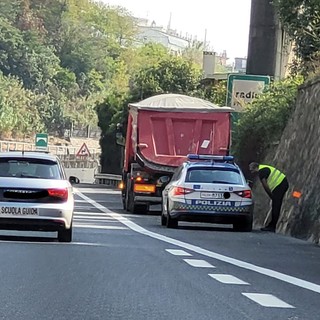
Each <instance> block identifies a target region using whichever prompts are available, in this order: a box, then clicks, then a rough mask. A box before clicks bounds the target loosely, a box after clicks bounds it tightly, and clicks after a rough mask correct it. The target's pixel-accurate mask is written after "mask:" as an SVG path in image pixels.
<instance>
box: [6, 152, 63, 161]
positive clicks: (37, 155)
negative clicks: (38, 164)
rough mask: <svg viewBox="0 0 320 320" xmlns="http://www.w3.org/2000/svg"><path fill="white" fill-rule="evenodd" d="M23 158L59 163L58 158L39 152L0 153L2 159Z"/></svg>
mask: <svg viewBox="0 0 320 320" xmlns="http://www.w3.org/2000/svg"><path fill="white" fill-rule="evenodd" d="M21 157H25V158H33V159H44V160H51V161H57V156H55V155H53V154H50V153H46V152H37V151H32V152H29V151H9V152H0V158H21Z"/></svg>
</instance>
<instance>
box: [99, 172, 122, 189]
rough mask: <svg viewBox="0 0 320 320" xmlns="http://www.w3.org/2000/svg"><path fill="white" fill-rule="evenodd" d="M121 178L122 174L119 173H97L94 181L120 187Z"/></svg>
mask: <svg viewBox="0 0 320 320" xmlns="http://www.w3.org/2000/svg"><path fill="white" fill-rule="evenodd" d="M121 180H122V177H121V175H117V174H107V173H97V174H95V175H94V181H95V183H96V184H103V185H107V186H112V187H118V186H119V183H120V181H121Z"/></svg>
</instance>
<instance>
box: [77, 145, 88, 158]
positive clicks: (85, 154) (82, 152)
mask: <svg viewBox="0 0 320 320" xmlns="http://www.w3.org/2000/svg"><path fill="white" fill-rule="evenodd" d="M90 156H91V154H90V151H89V149H88V147H87V145H86V144H85V143H83V145H82V146H81V148H80V149H79V151H78V152H77V157H90Z"/></svg>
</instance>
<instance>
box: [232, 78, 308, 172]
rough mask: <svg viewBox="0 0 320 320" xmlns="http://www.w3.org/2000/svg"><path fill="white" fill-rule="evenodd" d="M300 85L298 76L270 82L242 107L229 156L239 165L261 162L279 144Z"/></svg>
mask: <svg viewBox="0 0 320 320" xmlns="http://www.w3.org/2000/svg"><path fill="white" fill-rule="evenodd" d="M302 82H303V79H302V77H301V76H297V77H295V78H288V79H284V80H281V81H278V82H274V83H272V84H271V85H270V86H269V88H267V90H266V91H265V92H264V93H263V94H261V95H260V96H259V97H258V98H257V99H255V100H254V101H253V102H252V103H251V104H248V105H246V106H245V111H244V112H243V113H242V114H241V117H240V119H239V120H238V121H237V123H236V125H235V133H234V139H233V153H234V154H235V156H236V158H237V160H238V162H239V163H240V164H241V165H243V166H247V164H248V163H249V162H251V161H258V162H259V161H261V160H263V158H264V157H265V156H266V154H267V151H268V149H269V148H270V147H271V146H272V145H274V144H275V143H277V142H278V141H279V140H280V138H281V135H282V132H283V130H284V128H285V126H286V124H287V122H288V119H289V117H290V116H291V114H292V112H293V110H294V102H295V99H296V96H297V90H298V86H299V85H300V84H302Z"/></svg>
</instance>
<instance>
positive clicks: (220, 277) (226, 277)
mask: <svg viewBox="0 0 320 320" xmlns="http://www.w3.org/2000/svg"><path fill="white" fill-rule="evenodd" d="M209 276H210V277H211V278H213V279H215V280H217V281H219V282H221V283H225V284H241V285H242V284H243V285H249V283H248V282H245V281H242V280H241V279H239V278H237V277H235V276H232V275H230V274H209Z"/></svg>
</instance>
